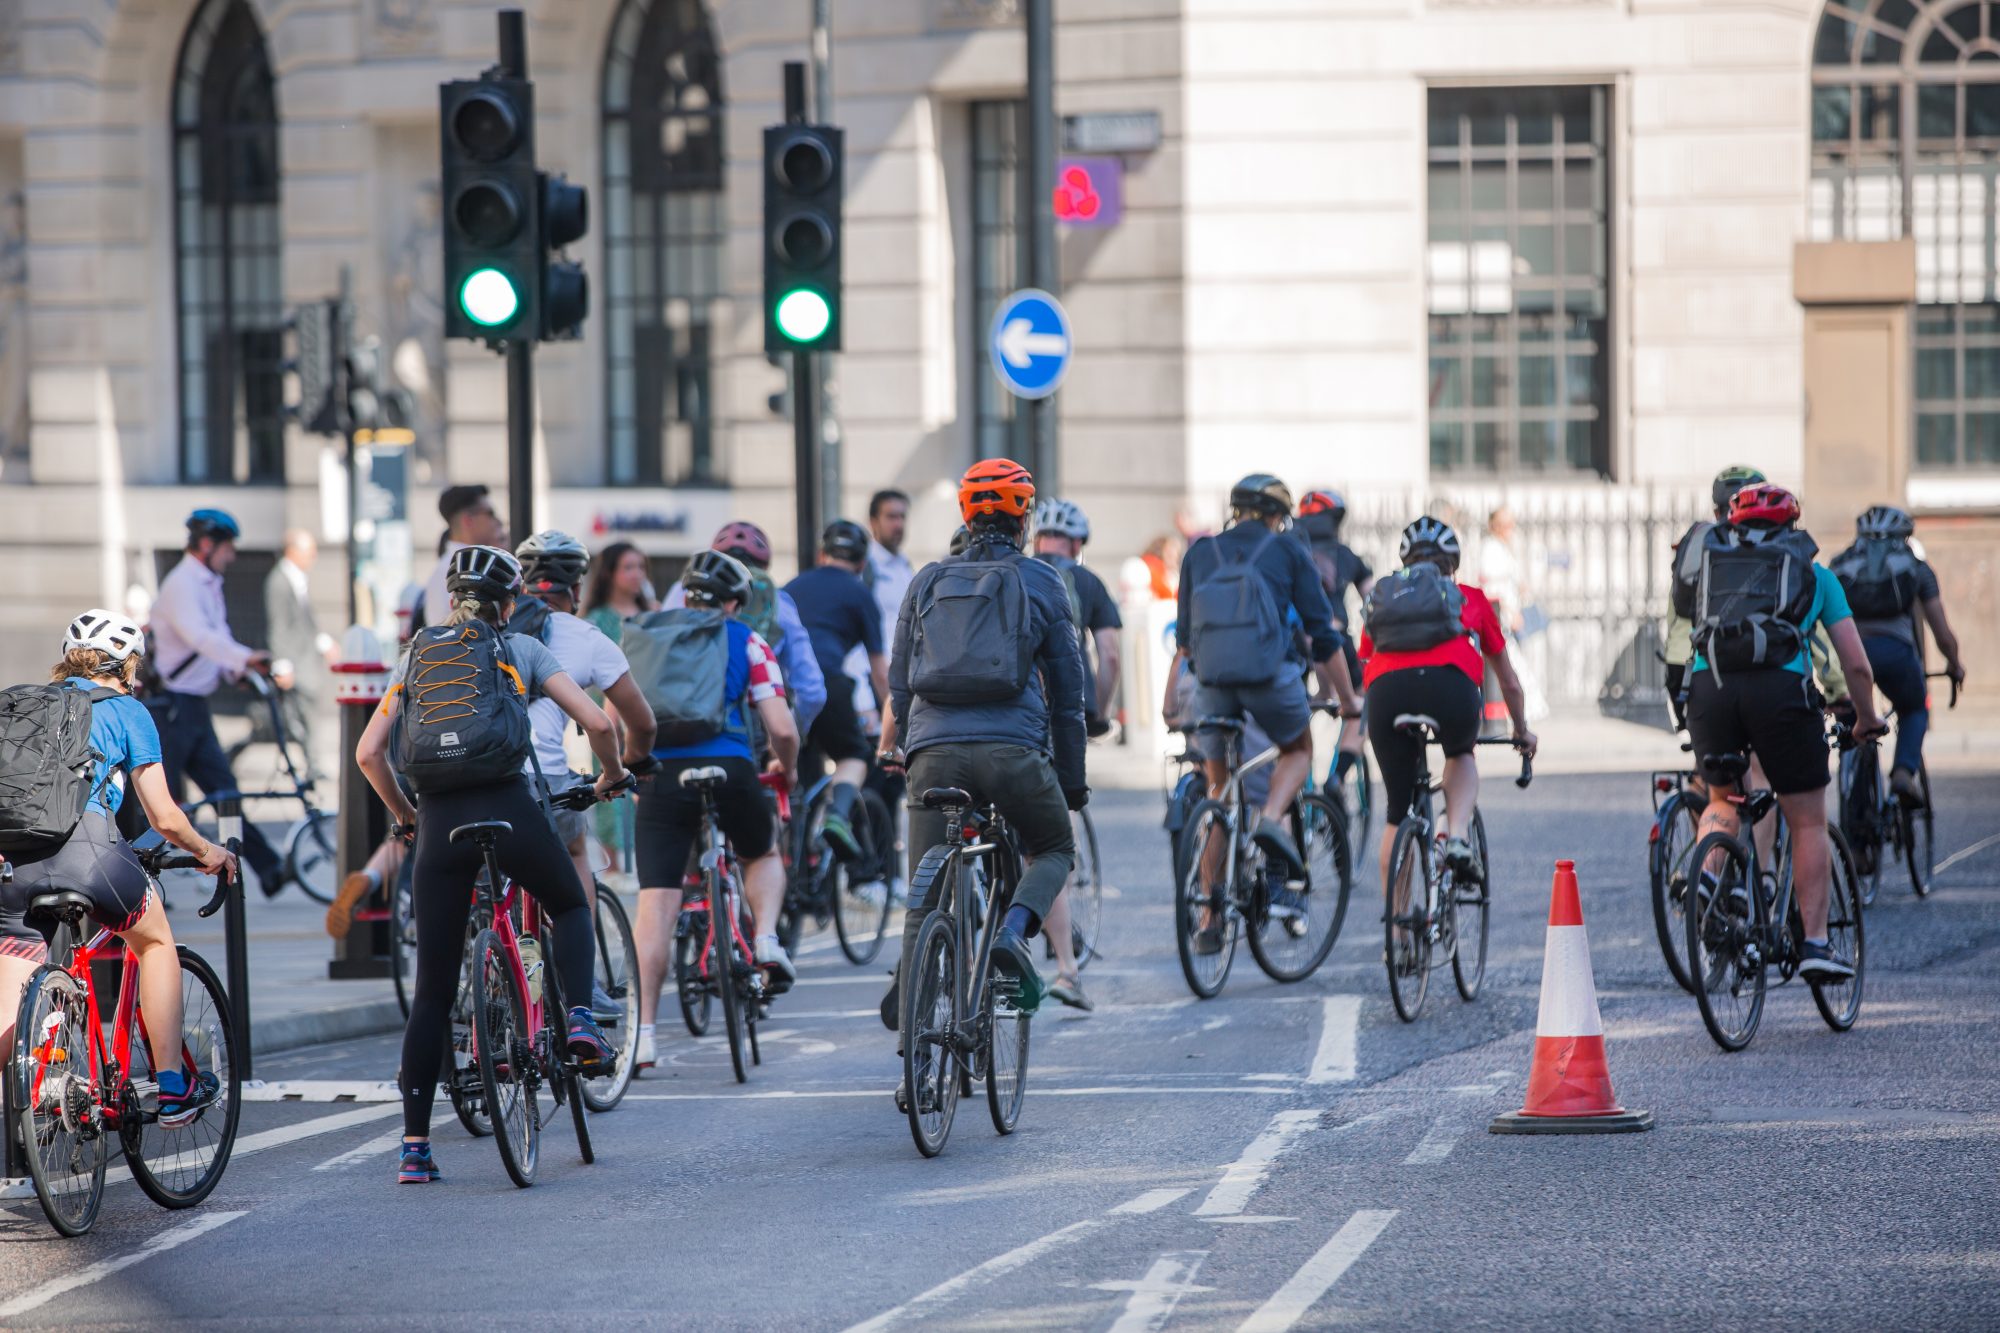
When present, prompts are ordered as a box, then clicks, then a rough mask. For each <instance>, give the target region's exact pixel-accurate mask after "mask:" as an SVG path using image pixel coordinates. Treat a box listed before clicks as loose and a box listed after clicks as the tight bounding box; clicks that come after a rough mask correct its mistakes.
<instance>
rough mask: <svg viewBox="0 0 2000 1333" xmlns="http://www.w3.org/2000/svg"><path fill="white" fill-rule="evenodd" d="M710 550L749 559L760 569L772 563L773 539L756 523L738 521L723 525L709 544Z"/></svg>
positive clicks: (739, 558)
mask: <svg viewBox="0 0 2000 1333" xmlns="http://www.w3.org/2000/svg"><path fill="white" fill-rule="evenodd" d="M708 545H709V549H710V550H715V551H721V552H723V553H724V554H725V555H733V556H735V557H736V558H737V559H738V560H743V561H747V562H748V563H750V564H753V565H756V566H757V567H758V568H759V569H762V568H765V567H766V566H768V565H769V564H770V563H771V539H770V538H769V537H766V536H765V535H764V530H763V529H762V528H760V527H758V526H757V525H756V524H755V523H744V522H742V521H740V520H739V521H737V522H735V523H728V524H725V525H723V529H722V531H720V532H718V533H716V534H715V540H714V541H712V542H710V543H709V544H708Z"/></svg>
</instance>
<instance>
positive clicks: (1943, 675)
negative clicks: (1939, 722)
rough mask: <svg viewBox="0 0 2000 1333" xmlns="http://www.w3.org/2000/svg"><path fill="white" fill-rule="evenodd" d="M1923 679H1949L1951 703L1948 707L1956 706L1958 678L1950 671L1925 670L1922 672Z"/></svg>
mask: <svg viewBox="0 0 2000 1333" xmlns="http://www.w3.org/2000/svg"><path fill="white" fill-rule="evenodd" d="M1924 679H1925V680H1948V681H1950V682H1951V703H1950V704H1949V705H1948V706H1949V707H1952V708H1956V707H1958V679H1957V677H1955V676H1953V675H1952V674H1951V673H1950V672H1949V671H1926V672H1925V673H1924Z"/></svg>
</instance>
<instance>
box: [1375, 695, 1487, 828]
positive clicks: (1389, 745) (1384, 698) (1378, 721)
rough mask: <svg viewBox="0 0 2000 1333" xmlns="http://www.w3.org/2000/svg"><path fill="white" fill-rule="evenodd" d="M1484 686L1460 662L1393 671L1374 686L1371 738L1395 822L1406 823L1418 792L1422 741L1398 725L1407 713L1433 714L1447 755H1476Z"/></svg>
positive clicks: (1387, 809) (1385, 802)
mask: <svg viewBox="0 0 2000 1333" xmlns="http://www.w3.org/2000/svg"><path fill="white" fill-rule="evenodd" d="M1480 712H1481V709H1480V693H1479V687H1478V686H1477V685H1475V684H1473V683H1472V677H1470V676H1468V675H1466V674H1465V673H1464V672H1463V671H1460V670H1459V669H1458V668H1457V667H1455V666H1420V667H1404V668H1403V669H1401V670H1400V671H1387V672H1384V673H1383V674H1382V675H1380V676H1377V677H1376V678H1375V683H1374V684H1373V685H1370V686H1369V687H1368V739H1369V741H1370V743H1371V744H1373V746H1374V747H1375V767H1376V768H1378V769H1380V770H1381V771H1382V813H1383V817H1384V818H1385V819H1386V820H1387V821H1388V823H1389V825H1390V827H1392V828H1393V827H1395V826H1396V825H1397V824H1400V823H1402V822H1403V816H1404V815H1407V814H1408V813H1409V812H1410V802H1411V801H1413V800H1414V799H1416V795H1417V765H1418V762H1419V761H1420V760H1421V759H1422V758H1423V749H1422V747H1421V746H1419V745H1418V743H1417V742H1416V741H1415V740H1413V739H1411V738H1410V737H1408V736H1405V735H1404V734H1403V733H1402V732H1400V731H1397V730H1396V718H1397V717H1398V716H1400V715H1402V714H1404V713H1424V714H1427V715H1428V716H1429V717H1430V718H1431V719H1432V720H1433V721H1435V722H1436V723H1437V724H1438V725H1437V734H1438V740H1439V741H1440V742H1442V743H1443V747H1444V753H1445V758H1447V759H1450V758H1453V757H1455V756H1457V755H1462V754H1471V753H1472V746H1473V743H1474V742H1475V741H1477V740H1478V739H1479V715H1480Z"/></svg>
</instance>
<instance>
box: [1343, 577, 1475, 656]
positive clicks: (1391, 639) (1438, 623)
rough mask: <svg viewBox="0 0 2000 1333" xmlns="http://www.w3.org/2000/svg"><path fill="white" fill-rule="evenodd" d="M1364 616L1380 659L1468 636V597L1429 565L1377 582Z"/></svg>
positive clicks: (1448, 578)
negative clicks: (1381, 656)
mask: <svg viewBox="0 0 2000 1333" xmlns="http://www.w3.org/2000/svg"><path fill="white" fill-rule="evenodd" d="M1361 614H1362V617H1363V619H1364V622H1365V623H1366V625H1367V627H1368V637H1369V638H1371V639H1373V640H1374V641H1375V651H1376V652H1380V653H1421V652H1427V651H1429V650H1430V649H1432V648H1437V647H1441V646H1442V645H1444V644H1447V643H1450V642H1451V641H1452V640H1453V639H1457V638H1463V637H1464V636H1465V634H1466V628H1465V593H1464V592H1462V591H1461V590H1460V589H1459V586H1458V584H1457V583H1456V582H1454V581H1453V580H1452V577H1451V576H1450V575H1449V574H1446V573H1445V572H1444V571H1443V570H1441V569H1439V568H1438V567H1437V566H1436V565H1433V564H1429V563H1420V564H1415V565H1409V566H1406V567H1405V568H1403V569H1399V570H1396V571H1395V572H1394V573H1391V574H1384V575H1383V576H1382V577H1380V578H1378V579H1376V580H1375V586H1374V587H1373V588H1370V589H1369V590H1368V605H1367V606H1365V607H1363V608H1362V612H1361Z"/></svg>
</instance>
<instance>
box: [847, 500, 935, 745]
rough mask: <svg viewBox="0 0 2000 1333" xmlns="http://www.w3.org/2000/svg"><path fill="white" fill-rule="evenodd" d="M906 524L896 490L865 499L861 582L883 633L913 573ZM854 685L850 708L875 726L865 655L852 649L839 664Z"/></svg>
mask: <svg viewBox="0 0 2000 1333" xmlns="http://www.w3.org/2000/svg"><path fill="white" fill-rule="evenodd" d="M909 524H910V497H909V496H907V495H905V494H904V493H903V492H901V491H898V490H884V491H877V492H875V494H874V495H872V496H870V497H869V499H868V563H867V564H866V565H865V566H864V567H863V568H862V571H861V579H862V582H864V583H866V584H867V585H868V591H869V592H870V593H871V594H873V595H874V598H875V605H876V606H877V607H878V608H879V609H880V610H881V612H882V627H883V632H884V633H887V632H888V630H889V629H890V628H891V627H893V626H894V625H895V623H896V617H897V616H898V615H899V614H901V613H902V610H903V594H904V593H906V592H908V591H909V590H910V583H911V581H912V580H914V579H915V578H916V576H917V571H916V569H915V568H914V567H913V566H911V564H910V558H909V557H908V556H906V555H904V554H903V535H904V533H905V532H906V531H907V530H908V529H909ZM841 668H842V670H844V671H845V672H846V673H847V678H848V680H849V681H851V682H853V687H854V711H855V712H856V713H858V714H860V716H861V717H862V718H863V719H864V721H868V720H869V719H873V720H872V721H868V725H869V726H870V728H879V726H880V725H881V722H880V718H879V716H877V713H876V707H875V690H874V686H873V685H872V684H871V683H870V681H871V677H870V675H869V665H868V654H867V653H865V652H863V651H862V650H861V649H859V648H856V649H855V650H854V651H853V652H851V653H849V654H848V655H847V659H846V660H845V661H844V662H842V663H841Z"/></svg>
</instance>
